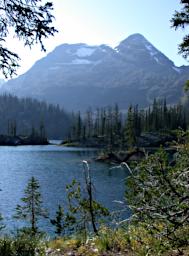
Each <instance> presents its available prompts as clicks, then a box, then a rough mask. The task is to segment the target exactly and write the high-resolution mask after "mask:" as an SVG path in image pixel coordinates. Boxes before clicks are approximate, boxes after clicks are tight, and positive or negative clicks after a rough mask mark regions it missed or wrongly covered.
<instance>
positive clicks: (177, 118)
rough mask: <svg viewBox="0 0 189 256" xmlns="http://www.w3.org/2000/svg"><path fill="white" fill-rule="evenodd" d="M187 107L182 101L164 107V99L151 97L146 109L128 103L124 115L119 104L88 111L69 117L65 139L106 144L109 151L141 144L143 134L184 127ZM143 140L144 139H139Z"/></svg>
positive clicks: (85, 143) (98, 144)
mask: <svg viewBox="0 0 189 256" xmlns="http://www.w3.org/2000/svg"><path fill="white" fill-rule="evenodd" d="M188 109H189V108H188V107H184V106H183V105H181V104H177V105H174V106H167V102H166V99H164V100H157V99H154V102H153V104H152V106H150V107H149V108H148V109H139V108H138V105H136V106H132V105H131V106H130V107H129V109H128V111H127V114H126V115H125V116H124V115H123V113H121V112H120V110H119V108H118V105H115V107H114V108H113V107H108V108H101V109H97V110H96V111H94V112H92V110H90V111H88V112H87V114H86V116H85V117H84V118H81V116H80V114H79V113H78V114H77V115H74V114H73V116H72V129H71V134H70V137H69V141H68V142H75V143H77V142H78V143H79V145H84V146H96V147H98V146H103V147H106V148H107V146H108V148H109V150H110V151H111V150H113V149H115V148H116V149H123V148H124V149H125V148H126V147H127V148H133V147H135V146H140V139H139V138H140V136H141V135H143V134H142V133H146V132H147V133H148V132H155V133H156V134H157V132H160V133H162V134H165V133H166V132H167V131H170V130H175V129H178V128H179V127H180V128H182V129H183V130H186V129H187V126H188V124H189V118H188ZM142 141H143V139H142Z"/></svg>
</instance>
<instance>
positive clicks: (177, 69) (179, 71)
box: [172, 67, 181, 74]
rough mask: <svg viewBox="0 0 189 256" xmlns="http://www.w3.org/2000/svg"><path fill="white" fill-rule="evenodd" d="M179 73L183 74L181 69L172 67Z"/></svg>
mask: <svg viewBox="0 0 189 256" xmlns="http://www.w3.org/2000/svg"><path fill="white" fill-rule="evenodd" d="M172 68H173V69H174V70H175V71H176V72H177V73H179V74H180V73H181V70H180V69H179V68H177V67H172Z"/></svg>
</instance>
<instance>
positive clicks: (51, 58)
mask: <svg viewBox="0 0 189 256" xmlns="http://www.w3.org/2000/svg"><path fill="white" fill-rule="evenodd" d="M188 78H189V67H188V66H182V67H176V66H175V65H174V63H173V62H172V61H171V60H170V59H168V58H167V57H166V56H165V55H164V54H163V53H161V52H160V51H159V50H158V49H157V48H155V47H154V46H153V45H152V44H151V43H150V42H149V41H148V40H147V39H146V38H145V37H144V36H143V35H141V34H133V35H131V36H129V37H128V38H126V39H124V40H123V41H121V42H120V44H119V45H118V46H117V47H115V48H114V49H113V48H111V47H109V46H107V45H99V46H90V45H87V44H83V43H79V44H62V45H59V46H57V47H56V48H55V49H54V51H52V52H51V53H49V54H48V55H47V56H46V57H44V58H42V59H40V60H39V61H37V62H36V63H35V64H34V65H33V67H32V68H31V69H30V70H28V71H27V72H26V73H25V74H23V75H21V76H19V77H18V78H16V79H12V80H10V81H8V82H7V83H5V84H4V85H3V86H2V88H1V89H0V92H2V93H3V92H5V91H6V92H11V93H13V94H15V95H18V96H30V97H34V98H37V99H40V100H46V101H48V102H50V103H55V104H57V103H58V104H60V105H61V106H64V107H65V108H66V109H67V110H85V109H87V108H88V107H90V106H91V107H100V106H107V105H110V104H114V103H115V102H117V103H118V104H119V105H120V107H121V108H122V109H126V108H127V107H128V105H129V104H130V103H132V104H139V105H140V106H147V105H149V103H151V102H152V101H153V98H154V97H160V98H165V97H166V98H167V102H168V103H176V102H178V100H179V99H180V97H181V96H182V94H183V84H184V82H185V81H186V80H187V79H188Z"/></svg>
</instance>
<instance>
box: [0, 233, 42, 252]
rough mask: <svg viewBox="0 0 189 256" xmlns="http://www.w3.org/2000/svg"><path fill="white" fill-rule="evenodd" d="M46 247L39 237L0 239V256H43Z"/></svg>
mask: <svg viewBox="0 0 189 256" xmlns="http://www.w3.org/2000/svg"><path fill="white" fill-rule="evenodd" d="M45 250H46V245H45V242H44V241H43V240H42V239H41V237H35V238H34V237H33V238H31V236H26V235H24V236H17V237H15V238H11V237H9V238H8V237H4V238H1V239H0V255H2V256H35V255H38V256H45Z"/></svg>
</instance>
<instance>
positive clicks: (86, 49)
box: [76, 47, 96, 58]
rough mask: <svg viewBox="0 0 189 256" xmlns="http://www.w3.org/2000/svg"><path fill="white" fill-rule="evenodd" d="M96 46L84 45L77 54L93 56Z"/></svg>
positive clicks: (79, 55)
mask: <svg viewBox="0 0 189 256" xmlns="http://www.w3.org/2000/svg"><path fill="white" fill-rule="evenodd" d="M95 50H96V48H92V47H82V48H79V49H78V50H77V51H76V55H77V56H78V57H80V58H82V57H87V56H91V55H92V54H93V53H94V52H95Z"/></svg>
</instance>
